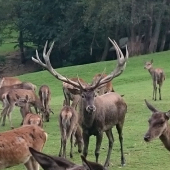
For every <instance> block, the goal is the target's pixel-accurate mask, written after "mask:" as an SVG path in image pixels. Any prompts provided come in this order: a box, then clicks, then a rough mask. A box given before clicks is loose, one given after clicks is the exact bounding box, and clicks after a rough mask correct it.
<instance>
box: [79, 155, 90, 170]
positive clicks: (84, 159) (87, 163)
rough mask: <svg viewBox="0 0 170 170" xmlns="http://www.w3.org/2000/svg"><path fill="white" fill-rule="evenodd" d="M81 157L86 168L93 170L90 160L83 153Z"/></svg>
mask: <svg viewBox="0 0 170 170" xmlns="http://www.w3.org/2000/svg"><path fill="white" fill-rule="evenodd" d="M81 159H82V162H83V166H84V168H85V170H92V168H91V166H90V165H89V162H88V161H87V160H86V158H85V157H84V156H83V155H81Z"/></svg>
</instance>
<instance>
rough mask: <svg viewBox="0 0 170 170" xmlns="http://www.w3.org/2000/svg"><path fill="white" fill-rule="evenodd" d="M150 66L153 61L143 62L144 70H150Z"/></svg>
mask: <svg viewBox="0 0 170 170" xmlns="http://www.w3.org/2000/svg"><path fill="white" fill-rule="evenodd" d="M152 64H153V59H152V60H151V61H147V62H145V66H144V69H147V70H149V69H151V68H152Z"/></svg>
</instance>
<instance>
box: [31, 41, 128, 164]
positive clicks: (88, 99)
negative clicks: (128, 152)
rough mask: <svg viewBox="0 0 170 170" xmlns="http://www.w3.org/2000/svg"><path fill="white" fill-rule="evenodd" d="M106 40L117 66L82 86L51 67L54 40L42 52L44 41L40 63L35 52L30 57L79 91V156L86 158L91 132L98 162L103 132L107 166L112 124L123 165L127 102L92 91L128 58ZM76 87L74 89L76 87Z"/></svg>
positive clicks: (119, 70)
mask: <svg viewBox="0 0 170 170" xmlns="http://www.w3.org/2000/svg"><path fill="white" fill-rule="evenodd" d="M109 40H110V42H111V43H112V44H113V46H114V48H115V49H116V52H117V60H118V63H117V67H116V68H115V69H114V70H113V71H112V72H111V73H110V74H109V75H108V76H106V77H105V78H102V76H101V78H100V79H99V80H98V82H96V84H94V85H88V86H84V85H83V84H81V82H80V81H78V82H75V81H72V80H70V79H68V78H66V77H64V76H62V75H61V74H59V73H58V72H57V71H56V70H54V69H53V67H52V66H51V63H50V60H49V56H50V53H51V50H52V48H53V45H54V42H53V43H52V45H51V47H50V49H49V51H48V52H47V53H46V48H47V42H46V44H45V47H44V51H43V58H44V61H45V63H43V62H42V61H41V60H40V58H39V56H38V52H37V51H36V58H37V59H35V58H33V57H32V60H33V61H34V62H36V63H38V64H40V65H41V66H43V67H44V68H46V69H47V70H48V71H49V72H50V73H51V74H52V75H53V76H54V77H55V78H57V79H58V80H60V81H63V82H66V83H68V84H71V85H72V86H74V87H75V90H74V91H75V93H76V92H77V93H79V94H80V95H81V98H80V101H79V107H80V114H81V117H82V128H83V140H84V149H83V155H84V156H85V157H86V156H87V153H88V145H89V138H90V136H91V135H95V136H96V149H95V156H96V162H98V158H99V151H100V146H101V143H102V139H103V132H105V133H106V135H107V137H108V140H109V149H108V153H107V158H106V161H105V164H104V166H105V167H107V166H108V165H109V160H110V155H111V152H112V147H113V141H114V139H113V134H112V128H113V126H116V128H117V131H118V134H119V140H120V145H121V164H122V166H123V165H124V164H125V159H124V154H123V136H122V129H123V124H124V119H125V114H126V112H127V105H126V103H125V101H124V99H123V98H122V97H121V96H120V95H119V94H117V93H115V92H110V93H107V94H105V95H101V96H97V97H95V92H94V90H95V89H96V88H98V87H99V86H101V85H103V84H106V83H108V82H110V81H111V80H112V79H113V78H115V77H117V76H119V75H120V74H121V73H122V72H123V71H124V69H125V66H126V61H127V59H128V50H127V47H126V57H125V58H124V56H123V53H122V52H121V50H120V48H119V47H118V45H117V43H116V42H115V41H112V40H111V39H110V38H109ZM77 89H78V90H77Z"/></svg>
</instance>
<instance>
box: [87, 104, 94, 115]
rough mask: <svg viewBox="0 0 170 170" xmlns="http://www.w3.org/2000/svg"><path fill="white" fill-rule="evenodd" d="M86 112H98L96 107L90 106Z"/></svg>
mask: <svg viewBox="0 0 170 170" xmlns="http://www.w3.org/2000/svg"><path fill="white" fill-rule="evenodd" d="M86 111H87V112H89V113H92V112H95V111H96V107H95V106H94V105H88V106H87V107H86Z"/></svg>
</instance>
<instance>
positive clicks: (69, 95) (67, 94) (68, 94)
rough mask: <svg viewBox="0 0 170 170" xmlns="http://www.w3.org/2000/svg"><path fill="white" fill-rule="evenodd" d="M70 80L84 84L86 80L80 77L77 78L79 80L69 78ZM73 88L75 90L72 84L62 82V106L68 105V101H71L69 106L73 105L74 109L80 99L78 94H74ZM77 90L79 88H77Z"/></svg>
mask: <svg viewBox="0 0 170 170" xmlns="http://www.w3.org/2000/svg"><path fill="white" fill-rule="evenodd" d="M70 80H72V81H75V82H78V81H80V82H81V83H82V84H84V85H86V82H85V81H84V80H83V79H81V78H79V80H78V78H70ZM76 89H77V88H76ZM74 90H75V87H74V86H72V85H71V84H68V83H66V82H63V94H64V98H65V100H64V103H63V106H65V105H67V106H70V101H72V104H71V107H73V108H75V109H76V108H77V105H78V102H79V99H80V95H77V94H74ZM77 90H79V89H77Z"/></svg>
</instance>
